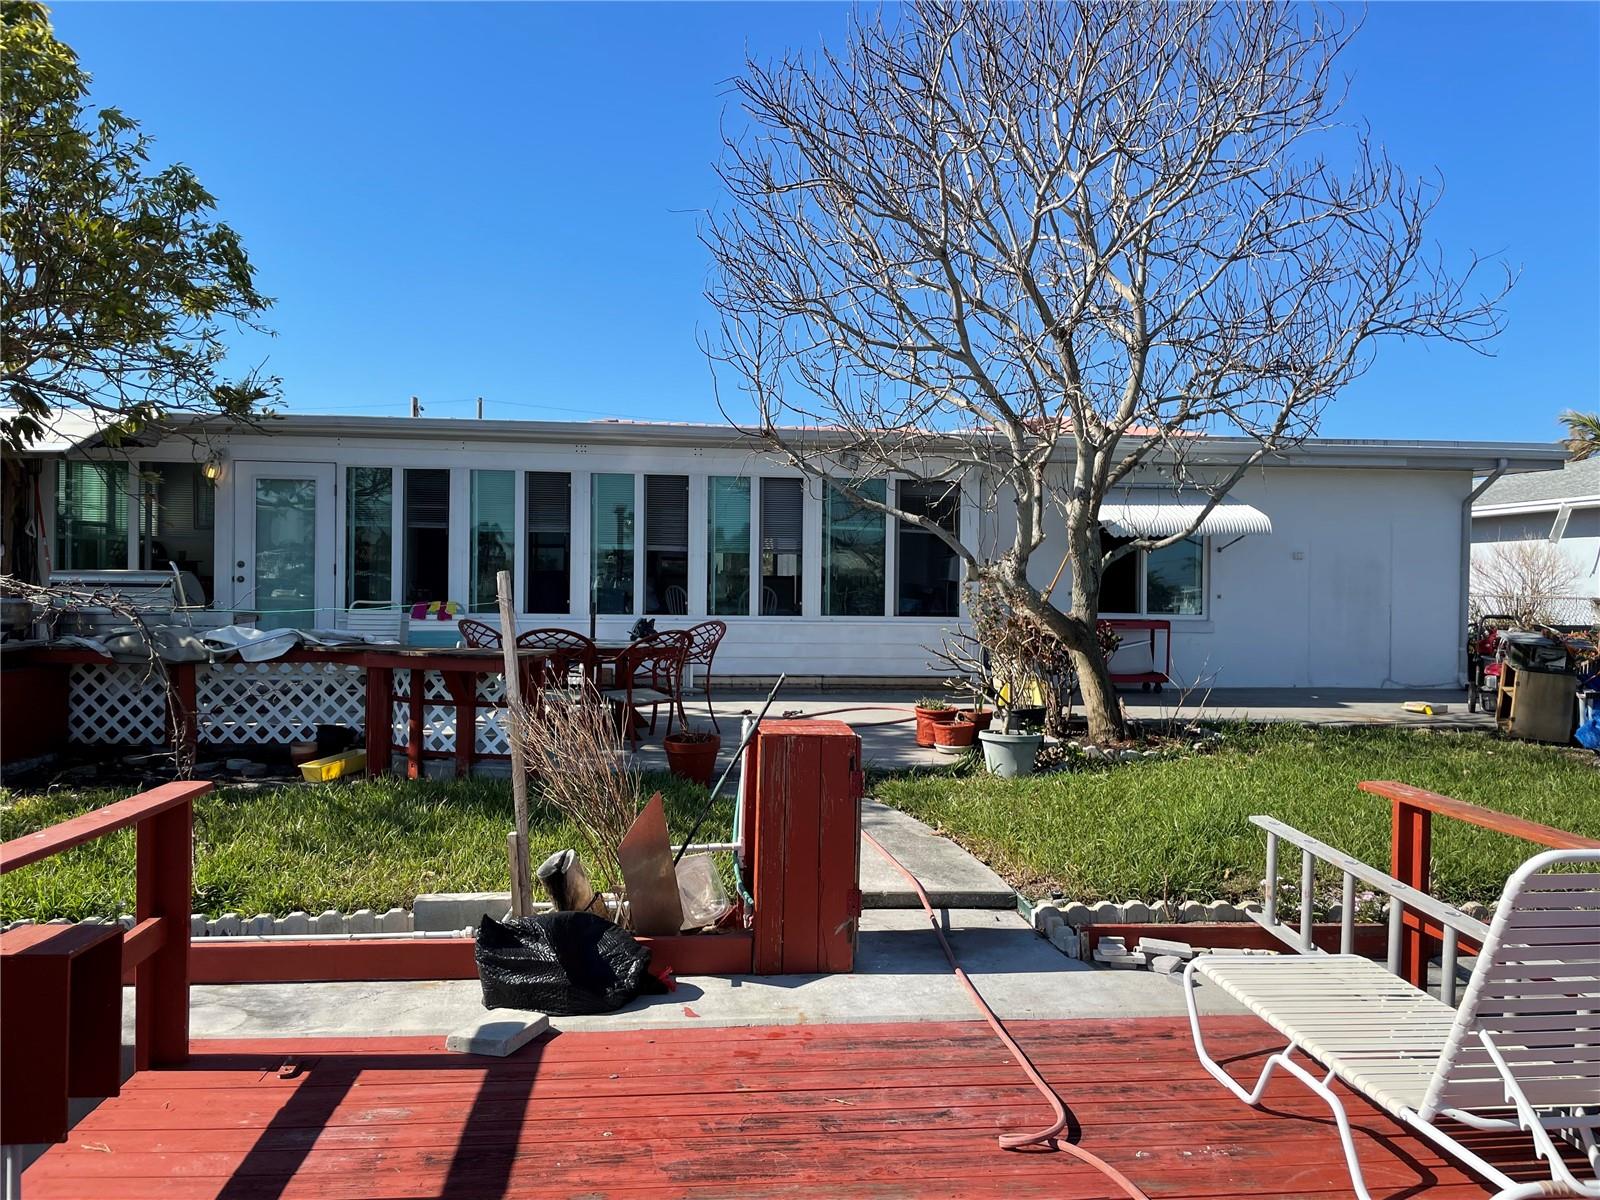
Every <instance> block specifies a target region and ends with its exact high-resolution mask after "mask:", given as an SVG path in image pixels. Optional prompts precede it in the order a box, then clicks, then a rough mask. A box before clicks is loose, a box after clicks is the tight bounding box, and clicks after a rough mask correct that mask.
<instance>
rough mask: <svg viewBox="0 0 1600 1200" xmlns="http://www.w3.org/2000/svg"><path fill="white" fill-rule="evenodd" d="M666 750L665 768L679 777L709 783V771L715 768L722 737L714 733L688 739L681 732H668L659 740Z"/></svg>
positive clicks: (702, 784) (706, 784) (694, 781)
mask: <svg viewBox="0 0 1600 1200" xmlns="http://www.w3.org/2000/svg"><path fill="white" fill-rule="evenodd" d="M661 744H662V746H664V747H665V748H666V751H667V770H669V771H671V772H672V773H673V774H674V775H676V776H678V778H680V779H687V780H689V781H690V782H691V783H698V784H700V785H701V786H702V787H708V786H710V784H711V773H712V772H713V771H715V770H716V769H717V751H719V750H721V749H722V739H721V738H720V737H718V736H717V735H716V734H712V735H711V737H709V738H705V739H698V738H697V739H693V740H691V739H689V738H686V737H684V736H683V735H682V734H678V733H673V734H668V735H667V736H666V737H665V738H663V739H662V741H661Z"/></svg>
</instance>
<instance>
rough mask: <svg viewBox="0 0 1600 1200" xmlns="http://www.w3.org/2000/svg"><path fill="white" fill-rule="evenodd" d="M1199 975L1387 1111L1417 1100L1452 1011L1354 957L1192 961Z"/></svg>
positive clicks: (1410, 1105)
mask: <svg viewBox="0 0 1600 1200" xmlns="http://www.w3.org/2000/svg"><path fill="white" fill-rule="evenodd" d="M1195 970H1196V972H1197V973H1198V974H1199V975H1201V976H1203V977H1204V978H1206V979H1208V980H1210V981H1211V982H1212V983H1214V984H1216V985H1217V986H1218V987H1220V988H1221V989H1222V990H1223V991H1225V992H1227V993H1228V995H1230V996H1232V997H1233V998H1234V999H1235V1000H1237V1001H1239V1003H1241V1004H1243V1005H1244V1006H1245V1007H1246V1008H1248V1009H1250V1011H1251V1012H1253V1013H1255V1014H1256V1015H1257V1016H1258V1017H1260V1018H1261V1019H1262V1020H1263V1021H1265V1022H1266V1023H1267V1024H1268V1025H1270V1026H1272V1027H1273V1028H1274V1029H1276V1030H1277V1031H1278V1032H1279V1033H1281V1034H1282V1035H1283V1036H1284V1037H1285V1038H1286V1039H1288V1040H1289V1041H1290V1042H1292V1043H1294V1044H1295V1045H1298V1046H1299V1047H1301V1048H1302V1049H1303V1050H1304V1051H1305V1052H1306V1053H1308V1054H1310V1055H1311V1056H1312V1057H1313V1058H1315V1059H1317V1060H1318V1061H1319V1062H1321V1063H1322V1064H1323V1065H1324V1066H1326V1067H1327V1068H1328V1069H1330V1070H1332V1071H1333V1072H1335V1074H1337V1075H1338V1077H1339V1078H1340V1079H1342V1080H1344V1082H1345V1083H1347V1084H1348V1085H1349V1086H1350V1087H1352V1088H1354V1089H1355V1090H1356V1091H1358V1092H1360V1093H1361V1094H1362V1095H1364V1096H1366V1097H1367V1098H1368V1099H1369V1100H1371V1101H1372V1102H1373V1103H1374V1104H1377V1105H1378V1106H1379V1107H1380V1108H1382V1109H1384V1110H1385V1111H1386V1112H1388V1113H1389V1114H1390V1115H1391V1116H1399V1115H1400V1112H1401V1111H1402V1110H1409V1111H1411V1112H1415V1111H1417V1110H1418V1109H1419V1108H1420V1107H1421V1106H1422V1100H1423V1097H1424V1096H1425V1095H1426V1093H1427V1090H1428V1083H1429V1081H1430V1080H1431V1079H1432V1078H1433V1074H1434V1070H1435V1068H1436V1067H1437V1066H1438V1063H1439V1055H1440V1053H1441V1052H1442V1051H1443V1050H1444V1046H1445V1042H1446V1040H1447V1039H1448V1038H1449V1035H1450V1030H1451V1027H1452V1026H1453V1025H1454V1024H1455V1018H1456V1013H1455V1010H1454V1009H1452V1008H1451V1007H1450V1006H1449V1005H1446V1004H1444V1003H1442V1002H1440V1001H1438V1000H1436V999H1434V998H1433V997H1432V996H1430V995H1428V994H1427V993H1426V992H1423V991H1419V990H1418V989H1417V988H1414V987H1412V986H1411V985H1410V984H1409V983H1407V982H1406V981H1405V980H1403V979H1400V978H1399V977H1397V976H1395V975H1391V974H1390V973H1389V972H1388V971H1387V970H1385V969H1384V968H1383V967H1382V966H1380V965H1379V964H1377V963H1375V962H1371V961H1369V960H1368V959H1365V958H1361V957H1359V956H1357V955H1353V954H1323V955H1314V956H1313V955H1307V956H1304V957H1300V956H1292V957H1291V956H1266V955H1259V956H1258V955H1240V956H1237V957H1235V956H1225V957H1213V956H1207V957H1205V958H1202V959H1199V960H1198V961H1197V963H1196V965H1195Z"/></svg>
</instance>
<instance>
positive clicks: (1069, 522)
mask: <svg viewBox="0 0 1600 1200" xmlns="http://www.w3.org/2000/svg"><path fill="white" fill-rule="evenodd" d="M1343 22H1344V18H1343V17H1342V16H1341V15H1340V14H1339V13H1337V12H1336V11H1335V12H1328V13H1323V12H1320V11H1318V10H1315V9H1311V8H1306V7H1294V8H1289V7H1285V6H1281V5H1274V4H1263V3H1256V2H1243V0H1241V2H1239V3H1231V4H1202V3H1194V4H1164V5H1156V4H1145V5H1134V4H1112V3H1092V2H1087V0H1085V2H1080V3H1071V4H1066V3H1064V4H1048V5H1047V4H1032V3H1030V4H1003V5H1002V4H957V3H948V2H944V0H922V2H919V3H913V4H910V5H908V6H906V7H905V8H903V9H897V10H894V12H893V13H891V14H889V15H885V14H884V13H882V12H877V13H874V12H869V11H866V10H862V11H860V12H858V13H857V15H856V16H855V18H854V20H853V22H852V26H851V31H850V34H849V37H848V40H847V44H846V45H845V46H844V47H843V48H841V49H840V50H838V51H837V52H827V51H824V52H823V53H822V54H821V55H819V56H816V57H803V56H800V55H791V56H790V57H787V58H785V59H783V60H781V61H777V62H770V63H763V62H756V61H754V60H752V61H749V62H747V64H746V67H745V71H744V73H743V74H742V75H741V76H740V77H739V78H738V79H736V80H735V81H734V82H733V90H734V94H735V96H736V98H737V101H738V103H739V105H740V107H741V108H742V110H743V115H744V117H745V118H746V121H745V126H744V128H741V129H738V130H736V131H733V132H730V133H728V134H727V135H725V151H724V156H723V161H722V163H721V167H720V171H721V177H722V180H723V183H724V186H725V188H726V191H727V193H728V197H729V200H730V203H729V204H727V205H726V206H725V208H724V210H723V211H721V212H719V213H718V214H717V215H715V216H714V217H713V218H711V219H710V220H709V221H708V222H707V224H706V226H705V227H704V229H703V233H702V236H703V238H704V241H705V243H706V245H707V246H708V248H709V249H710V251H711V254H712V257H713V276H712V282H711V285H710V289H709V297H710V299H711V301H712V303H713V304H714V305H715V307H716V308H717V310H718V314H719V330H718V332H717V333H716V334H715V335H713V336H710V337H708V338H707V339H706V348H707V351H708V353H709V354H710V356H711V358H712V360H713V364H714V378H716V379H717V380H718V381H719V383H720V384H722V385H723V386H724V387H725V388H726V387H728V386H731V387H732V388H733V389H735V390H736V391H737V392H738V393H739V394H740V395H741V397H742V399H743V400H744V401H745V402H747V404H748V406H749V408H750V409H752V410H753V411H754V414H755V420H754V428H753V429H752V430H751V432H753V433H754V434H755V435H757V436H758V437H760V438H762V439H763V440H764V441H765V442H766V443H767V444H768V445H769V447H770V448H772V449H773V450H774V451H775V452H776V453H778V454H780V455H782V456H786V457H787V458H788V459H789V461H790V462H792V463H793V464H794V465H796V466H798V467H799V468H800V469H802V470H804V471H807V472H809V473H811V474H813V475H829V476H834V477H837V478H839V479H840V480H841V483H842V487H843V489H844V490H845V491H846V492H847V494H849V495H850V496H851V498H852V499H853V500H855V501H856V502H857V503H860V504H863V505H865V506H866V507H868V508H873V509H877V510H880V511H885V512H887V513H889V514H890V515H893V516H896V517H898V518H899V519H901V520H905V521H909V522H911V523H913V524H918V525H922V526H923V527H924V528H929V530H930V532H932V533H934V534H935V536H939V537H942V538H945V540H946V541H948V542H949V543H950V544H952V546H953V547H954V549H955V551H956V552H957V553H958V554H960V555H961V556H962V559H963V561H964V562H965V563H966V564H967V570H968V574H969V576H970V577H975V578H985V579H990V580H993V581H994V582H995V583H997V584H998V585H999V586H1000V588H1001V589H1002V591H1004V593H1005V594H1006V596H1007V598H1008V599H1009V600H1010V601H1011V602H1012V603H1013V604H1016V605H1018V606H1020V607H1022V608H1025V609H1026V610H1028V611H1029V612H1031V613H1033V614H1034V616H1035V617H1036V618H1037V619H1039V620H1041V621H1044V622H1045V623H1046V624H1047V625H1048V626H1049V627H1050V628H1051V629H1052V630H1053V631H1054V632H1055V633H1056V634H1057V636H1059V637H1062V638H1063V639H1064V640H1066V641H1067V642H1068V643H1069V644H1070V645H1072V646H1073V648H1074V650H1075V651H1078V652H1081V653H1090V654H1092V653H1093V652H1094V621H1095V617H1096V615H1097V614H1096V610H1097V607H1098V597H1099V585H1100V578H1101V573H1102V571H1103V568H1104V566H1105V564H1106V563H1108V562H1110V561H1112V560H1114V559H1115V558H1117V557H1120V556H1121V555H1124V554H1128V553H1132V552H1134V551H1136V550H1139V549H1154V548H1158V547H1160V546H1162V545H1167V544H1170V543H1172V542H1174V541H1177V540H1179V538H1181V537H1183V536H1186V535H1187V534H1188V533H1192V532H1193V528H1194V527H1197V526H1198V524H1199V521H1200V520H1201V519H1202V518H1203V517H1204V516H1205V515H1206V513H1208V512H1209V510H1210V507H1211V506H1214V505H1215V503H1216V502H1217V501H1218V499H1219V498H1220V497H1221V496H1223V495H1225V494H1226V492H1227V490H1228V489H1229V488H1230V487H1232V486H1233V485H1234V483H1236V482H1237V481H1238V480H1239V479H1240V478H1242V477H1243V475H1244V473H1245V472H1246V471H1247V470H1248V469H1249V468H1250V467H1251V466H1252V465H1253V464H1255V463H1257V462H1260V461H1261V460H1262V459H1263V458H1266V457H1267V456H1269V455H1271V454H1272V453H1274V452H1275V451H1278V450H1281V449H1283V448H1285V447H1288V446H1292V445H1293V444H1295V443H1296V442H1298V441H1299V440H1302V439H1303V438H1305V437H1306V436H1308V435H1310V434H1311V433H1313V432H1314V431H1315V429H1316V427H1317V424H1318V421H1319V419H1320V416H1321V414H1322V411H1323V408H1324V407H1325V405H1326V404H1327V403H1328V402H1329V401H1330V400H1331V399H1333V398H1334V396H1335V395H1336V394H1337V393H1338V392H1339V390H1340V389H1341V388H1343V387H1344V386H1345V385H1346V384H1348V383H1349V382H1350V381H1351V380H1353V379H1355V378H1356V377H1357V376H1359V375H1360V374H1361V373H1362V372H1363V371H1365V370H1366V368H1367V367H1368V366H1369V365H1370V363H1371V360H1372V354H1373V350H1374V347H1375V346H1376V345H1377V344H1378V342H1379V341H1381V340H1382V339H1383V338H1386V337H1408V336H1417V337H1437V338H1443V339H1445V340H1448V341H1452V342H1456V343H1460V344H1465V345H1468V346H1474V347H1476V346H1481V345H1482V344H1483V343H1484V342H1485V341H1486V340H1487V339H1488V338H1490V337H1492V336H1493V335H1494V334H1495V333H1496V332H1498V329H1499V323H1500V317H1499V309H1498V301H1499V299H1500V297H1501V295H1503V293H1504V291H1505V289H1506V287H1508V286H1509V282H1510V280H1509V277H1508V276H1507V277H1504V278H1498V279H1494V280H1490V281H1488V282H1487V286H1486V287H1483V288H1480V287H1479V276H1480V275H1481V274H1482V272H1481V271H1480V266H1481V264H1480V263H1479V262H1478V260H1476V259H1472V258H1469V259H1468V260H1466V261H1465V262H1464V263H1463V264H1462V266H1461V269H1460V270H1459V271H1452V270H1451V269H1450V267H1449V265H1448V264H1447V263H1446V262H1445V260H1444V259H1443V258H1442V256H1441V255H1440V254H1439V253H1438V252H1437V251H1435V250H1433V249H1432V248H1431V247H1430V245H1429V243H1428V242H1427V241H1426V240H1425V238H1424V233H1423V230H1424V225H1425V223H1426V221H1427V219H1428V217H1429V215H1430V214H1431V212H1432V211H1433V208H1434V206H1435V204H1436V203H1437V201H1438V197H1439V187H1438V185H1437V182H1436V181H1428V180H1418V179H1414V178H1412V177H1410V176H1408V175H1406V174H1405V173H1404V172H1403V171H1401V170H1400V168H1399V167H1397V166H1396V165H1395V164H1394V163H1392V162H1391V161H1390V160H1389V159H1388V157H1387V156H1386V155H1385V153H1384V152H1383V150H1382V149H1381V147H1380V146H1379V145H1377V144H1376V143H1375V142H1374V141H1372V140H1371V139H1370V138H1369V137H1368V136H1367V135H1366V132H1365V131H1364V130H1363V129H1360V128H1355V127H1352V126H1351V125H1350V124H1349V123H1348V120H1347V118H1345V117H1344V116H1343V114H1342V113H1341V106H1342V100H1343V97H1342V94H1341V92H1340V84H1339V79H1338V76H1337V72H1336V61H1337V56H1338V54H1339V52H1340V50H1341V49H1342V48H1343V46H1344V45H1345V43H1346V42H1347V40H1348V39H1349V37H1350V36H1351V35H1352V34H1353V32H1354V30H1353V28H1352V27H1348V26H1346V25H1345V24H1344V23H1343ZM724 395H725V396H726V393H724ZM740 407H741V408H742V407H743V405H741V406H740ZM724 411H725V412H727V413H729V414H730V419H732V420H734V421H735V423H736V424H749V422H746V421H741V420H738V419H737V418H736V416H735V415H733V413H732V406H731V405H729V404H727V403H725V407H724ZM819 428H820V429H823V430H826V431H827V432H826V433H825V434H822V433H819V432H817V431H818V430H819ZM1201 432H1204V433H1210V434H1231V435H1233V436H1235V437H1238V438H1240V439H1241V442H1240V443H1238V444H1236V446H1235V447H1234V453H1232V454H1231V455H1230V456H1229V457H1228V459H1227V460H1226V461H1221V460H1219V459H1216V458H1208V456H1207V448H1206V447H1205V446H1204V445H1203V444H1197V442H1196V439H1195V437H1194V436H1193V435H1194V434H1196V433H1201ZM1153 464H1158V465H1159V467H1160V468H1161V471H1162V472H1163V474H1164V475H1165V480H1164V482H1165V483H1166V484H1167V485H1168V486H1169V487H1171V488H1172V489H1174V490H1178V489H1189V490H1192V491H1193V492H1195V493H1196V494H1197V495H1198V496H1199V497H1200V498H1201V499H1202V500H1203V501H1204V503H1205V506H1206V507H1205V508H1204V510H1203V511H1201V512H1198V513H1197V514H1196V516H1195V518H1194V522H1193V524H1192V525H1191V527H1190V529H1188V530H1185V531H1183V532H1182V533H1180V534H1177V535H1174V536H1172V537H1165V538H1157V537H1147V538H1141V539H1135V540H1134V541H1133V542H1132V543H1129V544H1128V545H1126V546H1120V547H1118V548H1116V549H1114V550H1111V551H1110V552H1109V553H1107V554H1105V555H1102V553H1101V550H1100V546H1099V543H1098V536H1097V531H1098V523H1099V510H1100V504H1101V502H1102V500H1103V499H1104V498H1105V497H1106V495H1107V494H1108V492H1109V491H1110V490H1111V489H1113V488H1114V487H1116V486H1117V485H1118V484H1120V483H1123V482H1127V481H1130V480H1131V479H1132V478H1133V477H1134V476H1135V474H1136V472H1140V471H1141V470H1143V469H1145V468H1147V467H1149V466H1151V465H1153ZM889 471H901V472H909V473H911V474H914V475H919V476H922V477H932V478H937V479H941V480H944V481H946V482H948V483H950V484H951V486H956V482H957V481H958V480H960V479H961V478H962V477H968V478H971V477H973V476H977V477H979V478H980V479H981V480H982V481H983V484H984V486H983V489H982V495H983V496H984V497H985V502H986V503H989V504H1003V505H1005V506H1006V507H1007V509H1008V510H1009V511H1010V515H1011V517H1012V521H1011V522H1010V525H1009V527H1003V528H1002V527H999V526H997V528H1001V533H1000V535H999V536H1000V538H1002V539H1003V541H1001V542H999V543H997V544H996V545H995V546H994V547H993V548H992V549H991V550H989V551H987V552H984V553H980V552H979V551H978V549H976V542H975V540H974V539H970V538H969V539H968V543H967V544H960V543H959V541H958V539H956V538H954V537H953V535H950V534H948V533H947V532H946V531H944V530H942V529H939V528H936V527H931V526H930V523H929V522H928V521H927V520H926V518H923V517H921V516H920V515H918V514H912V513H907V512H904V511H902V510H900V509H899V508H897V507H896V505H895V504H894V496H893V495H892V494H891V495H889V496H888V497H887V498H886V500H885V501H883V502H879V501H875V500H874V499H873V498H872V497H871V496H869V495H867V494H865V492H864V491H862V490H861V489H860V488H859V484H860V483H861V482H862V481H864V480H866V479H869V478H873V477H879V476H882V475H883V474H885V473H886V472H889ZM1052 512H1057V513H1060V514H1061V517H1062V519H1063V521H1064V523H1065V526H1066V528H1067V532H1068V539H1067V540H1068V551H1069V554H1070V556H1071V563H1072V579H1071V588H1070V592H1071V604H1070V611H1069V612H1068V613H1066V614H1063V613H1061V612H1059V611H1057V610H1056V609H1055V608H1054V607H1053V606H1052V605H1051V604H1050V603H1049V602H1048V601H1047V599H1046V598H1045V597H1044V596H1042V595H1041V594H1040V590H1039V588H1038V587H1037V585H1035V584H1033V583H1031V582H1029V580H1028V576H1027V566H1028V560H1029V558H1030V557H1031V555H1032V554H1033V552H1034V551H1035V550H1037V549H1038V548H1039V546H1040V545H1041V543H1042V542H1043V540H1044V536H1045V528H1044V526H1045V517H1046V514H1047V513H1052ZM1081 665H1083V664H1080V666H1081ZM1082 673H1083V672H1082V671H1081V670H1080V674H1082Z"/></svg>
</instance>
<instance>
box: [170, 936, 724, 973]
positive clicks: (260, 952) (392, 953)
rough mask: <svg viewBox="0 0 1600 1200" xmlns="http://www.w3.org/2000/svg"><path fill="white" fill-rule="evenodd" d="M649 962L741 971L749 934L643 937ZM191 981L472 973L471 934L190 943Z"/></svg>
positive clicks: (689, 969)
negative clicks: (459, 935) (442, 936)
mask: <svg viewBox="0 0 1600 1200" xmlns="http://www.w3.org/2000/svg"><path fill="white" fill-rule="evenodd" d="M639 940H640V941H641V942H643V943H644V944H645V945H647V946H649V947H650V955H651V966H653V967H657V968H660V967H670V968H671V969H672V970H674V971H676V972H677V973H678V974H679V975H745V974H748V973H749V971H750V954H751V937H750V935H749V934H748V933H744V932H741V931H733V932H728V933H714V934H694V935H690V936H685V937H657V938H650V937H642V938H640V939H639ZM189 972H190V979H191V981H192V982H194V983H325V982H330V981H353V980H401V979H476V978H477V977H478V967H477V964H476V963H475V962H474V961H473V957H472V939H471V938H373V939H372V940H370V941H360V940H350V941H344V940H340V939H329V940H327V941H309V940H308V941H290V940H287V939H284V938H273V939H271V940H270V941H267V940H263V941H259V942H251V941H240V942H221V941H210V940H208V939H205V938H198V939H196V940H195V941H193V942H191V943H190V950H189Z"/></svg>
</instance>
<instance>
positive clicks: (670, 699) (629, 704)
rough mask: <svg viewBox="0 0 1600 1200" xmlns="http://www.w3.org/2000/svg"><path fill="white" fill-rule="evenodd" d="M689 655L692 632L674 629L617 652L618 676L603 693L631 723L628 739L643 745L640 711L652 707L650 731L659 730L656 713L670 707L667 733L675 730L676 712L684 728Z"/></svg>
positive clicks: (685, 722) (686, 721)
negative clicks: (639, 719)
mask: <svg viewBox="0 0 1600 1200" xmlns="http://www.w3.org/2000/svg"><path fill="white" fill-rule="evenodd" d="M688 656H689V631H688V630H686V629H672V630H668V631H667V632H664V633H658V634H655V635H654V636H653V637H647V638H641V639H640V640H639V641H637V642H634V643H633V644H632V645H631V646H629V647H628V648H627V649H626V650H624V651H622V653H621V654H619V655H617V667H616V678H615V679H614V680H613V681H612V686H611V687H608V688H603V689H601V692H600V694H601V695H602V696H604V697H605V698H606V699H607V700H608V701H610V702H611V703H612V704H615V705H617V706H618V708H619V709H620V711H621V716H622V719H623V720H624V721H626V722H627V730H628V740H629V741H630V742H631V743H632V744H633V746H634V748H635V749H637V748H638V745H639V725H638V718H639V716H640V713H639V710H640V709H641V708H644V707H647V706H648V707H649V709H650V732H651V734H654V733H655V731H656V716H657V712H658V710H659V709H660V707H661V706H662V705H663V704H665V705H666V706H667V728H666V732H667V733H671V732H672V716H673V712H674V711H676V712H677V715H678V717H679V719H680V720H682V722H683V724H684V727H685V728H688V725H689V718H688V715H687V714H686V713H684V711H683V672H684V664H685V662H686V660H687V659H688Z"/></svg>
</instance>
